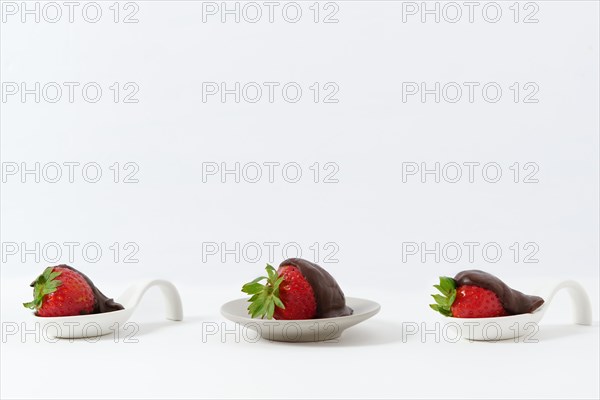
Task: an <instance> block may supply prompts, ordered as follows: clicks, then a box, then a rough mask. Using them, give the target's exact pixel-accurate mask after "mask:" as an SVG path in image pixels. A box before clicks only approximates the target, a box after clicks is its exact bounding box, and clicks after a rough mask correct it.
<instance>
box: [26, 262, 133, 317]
mask: <svg viewBox="0 0 600 400" xmlns="http://www.w3.org/2000/svg"><path fill="white" fill-rule="evenodd" d="M57 267H60V268H67V269H70V270H71V271H75V272H77V273H78V274H79V275H81V276H82V277H83V279H85V281H86V282H87V283H88V285H90V287H91V288H92V291H93V292H94V298H95V299H96V301H95V304H94V310H93V311H92V314H100V313H105V312H111V311H117V310H123V309H124V308H125V307H123V306H122V305H121V304H119V303H117V302H115V301H114V300H113V299H109V298H108V297H106V296H105V295H104V294H103V293H102V292H101V291H100V290H99V289H98V288H97V287H96V286H95V285H94V283H93V282H92V280H91V279H90V278H88V277H87V276H86V275H85V274H84V273H82V272H80V271H78V270H76V269H75V268H73V267H69V266H68V265H65V264H61V265H56V266H55V267H53V268H57ZM59 279H60V278H59ZM34 283H35V282H33V283H32V284H31V285H30V286H34Z"/></svg>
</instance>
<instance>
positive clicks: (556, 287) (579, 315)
mask: <svg viewBox="0 0 600 400" xmlns="http://www.w3.org/2000/svg"><path fill="white" fill-rule="evenodd" d="M562 289H566V290H567V292H568V293H569V294H570V295H571V299H572V300H573V308H574V312H575V323H576V324H579V325H591V324H592V304H591V302H590V298H589V297H588V295H587V292H586V291H585V289H584V288H583V286H581V285H580V284H579V283H578V282H575V281H562V282H560V283H557V284H552V285H548V286H546V287H544V288H543V289H542V290H540V294H539V296H540V297H541V298H543V299H544V311H545V310H546V309H547V308H548V304H550V302H551V301H552V299H553V298H554V296H555V295H556V293H558V292H559V291H560V290H562Z"/></svg>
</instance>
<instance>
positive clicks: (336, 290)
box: [279, 258, 354, 318]
mask: <svg viewBox="0 0 600 400" xmlns="http://www.w3.org/2000/svg"><path fill="white" fill-rule="evenodd" d="M284 265H292V266H294V267H296V268H298V269H299V270H300V272H301V273H302V275H304V277H305V278H306V280H307V281H308V283H309V284H310V286H312V289H313V291H314V292H315V298H316V300H317V315H316V318H332V317H345V316H347V315H351V314H352V313H353V312H354V311H353V310H352V309H351V308H350V307H348V306H346V298H345V297H344V292H342V289H340V287H339V285H338V284H337V282H336V281H335V279H333V276H331V275H330V274H329V272H327V271H325V270H324V269H323V268H321V267H319V266H318V265H317V264H314V263H311V262H310V261H306V260H303V259H301V258H289V259H287V260H285V261H283V262H282V263H281V264H279V267H283V266H284Z"/></svg>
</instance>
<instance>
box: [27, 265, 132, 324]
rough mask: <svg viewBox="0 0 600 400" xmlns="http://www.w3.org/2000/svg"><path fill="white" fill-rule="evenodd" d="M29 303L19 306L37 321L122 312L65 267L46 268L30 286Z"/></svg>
mask: <svg viewBox="0 0 600 400" xmlns="http://www.w3.org/2000/svg"><path fill="white" fill-rule="evenodd" d="M31 286H32V287H33V301H30V302H28V303H23V305H24V306H25V307H26V308H30V309H32V310H35V314H36V315H37V316H39V317H67V316H73V315H83V314H97V313H103V312H109V311H116V310H122V309H123V306H122V305H120V304H119V303H115V302H114V301H113V300H112V299H109V298H107V297H106V296H105V295H104V294H102V292H100V290H98V288H97V287H96V286H94V283H93V282H92V281H91V280H90V278H88V277H87V276H86V275H84V274H83V273H81V272H79V271H77V270H76V269H75V268H72V267H69V266H68V265H57V266H55V267H48V268H46V269H45V270H44V272H43V273H42V274H41V275H40V276H38V277H37V278H36V280H35V281H33V282H32V283H31Z"/></svg>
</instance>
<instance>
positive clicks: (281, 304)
mask: <svg viewBox="0 0 600 400" xmlns="http://www.w3.org/2000/svg"><path fill="white" fill-rule="evenodd" d="M273 303H274V304H275V305H276V306H277V307H279V308H283V309H285V305H284V304H283V302H282V301H281V300H279V297H273Z"/></svg>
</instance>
